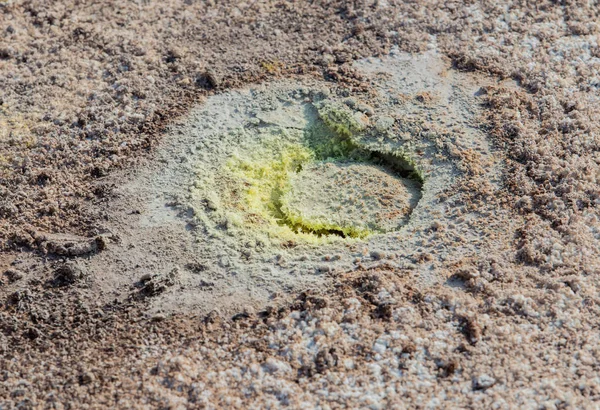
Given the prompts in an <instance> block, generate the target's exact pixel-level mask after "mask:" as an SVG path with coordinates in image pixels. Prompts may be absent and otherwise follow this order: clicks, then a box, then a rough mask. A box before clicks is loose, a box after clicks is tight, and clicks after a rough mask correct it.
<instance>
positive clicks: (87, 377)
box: [79, 372, 96, 385]
mask: <svg viewBox="0 0 600 410" xmlns="http://www.w3.org/2000/svg"><path fill="white" fill-rule="evenodd" d="M94 380H96V376H94V373H92V372H83V373H81V374H80V375H79V384H81V385H86V384H91V383H93V382H94Z"/></svg>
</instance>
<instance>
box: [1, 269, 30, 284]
mask: <svg viewBox="0 0 600 410" xmlns="http://www.w3.org/2000/svg"><path fill="white" fill-rule="evenodd" d="M4 276H6V278H7V279H8V281H9V282H10V283H13V282H16V281H18V280H21V279H23V276H25V274H24V273H23V272H21V271H20V270H18V269H13V268H11V269H7V270H5V271H4Z"/></svg>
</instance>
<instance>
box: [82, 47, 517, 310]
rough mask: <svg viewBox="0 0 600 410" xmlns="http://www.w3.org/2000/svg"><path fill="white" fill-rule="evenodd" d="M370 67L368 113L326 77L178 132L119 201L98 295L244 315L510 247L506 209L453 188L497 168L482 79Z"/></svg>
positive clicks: (245, 95) (229, 101)
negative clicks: (360, 275) (484, 128)
mask: <svg viewBox="0 0 600 410" xmlns="http://www.w3.org/2000/svg"><path fill="white" fill-rule="evenodd" d="M360 64H361V65H360V66H359V68H360V70H362V71H363V72H365V73H367V75H369V76H371V77H372V78H374V79H377V81H376V82H375V84H374V85H373V87H374V90H376V93H374V94H376V95H377V97H373V99H372V100H371V101H369V102H368V103H369V104H370V105H371V106H369V105H367V103H365V102H361V101H360V100H358V99H357V98H355V97H352V96H349V93H348V92H347V90H343V89H334V90H330V89H328V88H327V85H326V84H324V83H321V82H317V81H312V80H306V81H305V82H303V83H297V82H282V83H268V84H264V85H259V86H255V87H252V88H247V89H242V90H238V91H230V92H227V93H223V94H219V95H214V96H212V97H210V98H209V99H208V100H207V101H206V102H205V103H203V104H201V105H199V106H198V107H197V108H195V109H194V110H192V111H191V112H190V114H189V115H188V116H186V117H185V118H182V119H181V122H180V123H178V124H176V125H174V126H172V127H171V129H170V131H169V133H168V135H166V136H165V138H164V142H163V144H162V146H161V148H160V149H159V150H158V152H157V154H156V158H155V160H154V161H152V162H151V163H149V164H148V167H147V169H144V170H140V171H139V172H138V173H137V174H135V175H128V176H127V178H128V181H127V183H121V184H119V189H118V196H117V197H116V198H117V199H115V200H114V201H112V202H111V204H110V205H109V207H110V212H109V216H110V219H109V222H108V225H110V226H109V227H108V229H109V230H110V231H111V232H114V233H115V236H117V237H118V238H119V243H118V246H114V247H109V249H107V250H106V251H104V252H102V253H100V254H99V255H98V256H97V257H96V258H95V259H94V260H93V261H92V262H91V264H90V265H91V266H90V267H89V269H90V270H92V271H94V272H95V274H94V275H93V276H94V277H97V278H98V280H97V283H96V286H98V287H100V288H102V289H103V294H105V295H107V297H110V298H114V297H130V296H131V294H132V293H136V292H140V289H142V290H143V289H146V288H148V283H151V284H155V285H156V286H154V287H153V288H152V289H160V292H154V291H153V292H146V294H144V295H142V297H146V298H151V302H152V303H151V306H152V308H151V309H153V310H155V311H167V312H169V311H180V310H190V309H191V310H195V311H201V312H207V311H209V310H212V309H213V308H215V307H219V308H220V309H222V310H224V311H239V310H240V309H242V308H243V307H244V306H246V305H255V306H256V307H258V306H259V305H264V304H265V303H267V301H269V300H273V299H277V297H278V296H277V295H282V294H286V293H290V292H296V291H299V290H302V289H306V288H308V287H322V286H323V285H324V284H326V283H327V282H328V281H329V280H331V278H334V277H336V276H338V275H343V274H344V273H346V272H352V271H355V270H357V269H359V270H377V269H386V270H391V271H394V272H395V273H396V274H398V275H408V276H409V277H410V278H411V283H413V285H414V286H418V287H426V286H430V285H432V284H440V283H443V282H445V281H446V279H447V278H445V276H444V273H445V272H446V271H447V270H446V269H444V266H449V265H451V264H456V263H460V261H461V260H464V259H465V258H468V257H469V255H474V254H476V253H478V252H485V251H486V249H489V248H490V247H493V246H496V244H501V243H508V242H507V241H505V239H499V238H500V237H501V235H503V234H505V233H506V232H510V229H506V226H507V224H510V223H511V221H510V220H502V217H501V216H502V215H503V214H502V210H499V209H496V208H494V209H487V208H486V206H487V205H486V203H485V202H479V205H478V207H477V208H475V209H472V210H469V209H466V208H465V207H464V200H463V193H464V191H461V190H463V189H465V188H460V187H461V185H460V184H459V183H458V181H459V180H460V178H462V177H463V176H465V175H471V176H470V177H468V178H469V181H468V182H469V183H468V184H466V185H465V184H463V185H462V186H463V187H468V189H473V187H475V188H477V186H478V184H484V183H485V184H486V185H485V186H486V187H487V188H486V189H488V188H489V189H495V186H496V185H495V184H496V181H498V175H499V169H500V164H501V161H502V158H501V157H500V156H496V155H494V153H493V152H492V151H491V150H490V149H489V143H488V141H487V140H486V137H485V135H484V134H483V133H482V132H481V131H480V130H479V129H478V128H477V127H476V126H475V125H473V124H474V123H475V121H474V117H475V116H476V115H477V112H478V111H477V110H478V105H477V104H478V102H477V98H478V97H477V90H478V89H479V88H480V87H481V83H477V82H469V81H468V77H467V76H466V74H462V73H456V72H452V71H448V72H444V71H443V69H442V68H443V63H442V62H441V61H440V60H439V59H437V57H435V56H434V55H424V56H411V55H399V56H397V57H393V56H391V57H388V58H386V59H381V60H378V59H375V60H372V61H371V62H367V61H364V62H361V63H360ZM381 73H384V74H385V75H381ZM440 73H442V74H440ZM434 80H435V81H434ZM378 84H379V85H378ZM423 92H428V93H429V95H431V96H433V97H435V98H433V97H432V98H431V99H429V100H427V101H426V102H425V103H424V102H423V99H422V98H419V96H420V95H422V93H423ZM457 122H459V123H460V124H461V127H460V129H458V131H454V129H455V128H456V127H453V129H448V127H447V126H446V124H449V123H452V124H456V123H457ZM472 147H478V150H473V149H472ZM461 153H465V155H464V156H461V155H462V154H461ZM473 166H475V167H476V169H474V171H476V172H474V171H473V168H472V167H473ZM473 176H476V179H475V178H474V177H473ZM132 209H133V211H135V212H132ZM489 212H494V213H495V220H498V221H501V222H502V223H501V224H496V225H491V224H489V223H488V222H487V221H486V220H485V215H486V213H489ZM140 278H145V279H144V281H142V280H141V279H140ZM148 278H150V279H148ZM133 284H137V285H138V286H134V285H133ZM148 295H151V296H148Z"/></svg>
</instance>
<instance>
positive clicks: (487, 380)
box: [473, 374, 496, 390]
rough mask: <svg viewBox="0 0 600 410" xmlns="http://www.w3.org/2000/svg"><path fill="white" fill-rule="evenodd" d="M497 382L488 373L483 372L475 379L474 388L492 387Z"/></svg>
mask: <svg viewBox="0 0 600 410" xmlns="http://www.w3.org/2000/svg"><path fill="white" fill-rule="evenodd" d="M494 384H496V379H494V378H493V377H491V376H488V375H487V374H482V375H480V376H477V377H475V378H474V379H473V389H474V390H485V389H489V388H490V387H492V386H493V385H494Z"/></svg>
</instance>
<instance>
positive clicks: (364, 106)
mask: <svg viewBox="0 0 600 410" xmlns="http://www.w3.org/2000/svg"><path fill="white" fill-rule="evenodd" d="M356 109H357V110H358V111H361V112H363V113H365V114H366V115H368V116H369V117H370V116H372V115H373V114H375V109H374V108H373V107H371V106H370V105H368V104H365V103H363V102H361V103H358V104H357V105H356Z"/></svg>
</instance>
